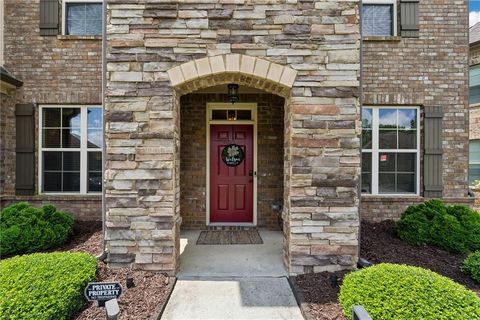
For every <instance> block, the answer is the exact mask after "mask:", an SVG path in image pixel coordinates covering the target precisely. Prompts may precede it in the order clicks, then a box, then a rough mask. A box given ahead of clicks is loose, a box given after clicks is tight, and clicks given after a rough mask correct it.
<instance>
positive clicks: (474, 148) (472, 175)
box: [468, 140, 480, 185]
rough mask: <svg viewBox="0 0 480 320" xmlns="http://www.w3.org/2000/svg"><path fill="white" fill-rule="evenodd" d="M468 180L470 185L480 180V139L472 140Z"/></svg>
mask: <svg viewBox="0 0 480 320" xmlns="http://www.w3.org/2000/svg"><path fill="white" fill-rule="evenodd" d="M469 158H470V160H469V168H468V180H469V182H470V185H473V184H475V180H480V140H470V155H469Z"/></svg>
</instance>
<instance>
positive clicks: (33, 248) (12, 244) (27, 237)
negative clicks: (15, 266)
mask: <svg viewBox="0 0 480 320" xmlns="http://www.w3.org/2000/svg"><path fill="white" fill-rule="evenodd" d="M0 229H1V230H2V232H0V243H1V244H2V245H1V246H0V255H2V256H4V255H12V254H22V253H31V252H37V251H41V250H45V249H48V248H52V247H57V246H59V245H62V244H64V243H65V242H66V241H67V240H68V237H69V236H70V235H71V234H72V231H73V219H72V218H71V217H70V216H69V215H68V214H66V213H64V212H60V211H58V210H57V208H55V206H53V205H46V206H44V207H43V208H34V207H31V206H30V205H29V204H28V203H26V202H19V203H16V204H13V205H11V206H9V207H7V208H5V209H3V210H2V211H0Z"/></svg>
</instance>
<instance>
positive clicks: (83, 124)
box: [37, 105, 103, 196]
mask: <svg viewBox="0 0 480 320" xmlns="http://www.w3.org/2000/svg"><path fill="white" fill-rule="evenodd" d="M48 108H58V109H62V108H79V109H80V148H62V147H59V148H43V147H42V137H43V125H42V123H43V109H48ZM89 108H98V109H100V110H102V106H101V105H40V107H39V111H38V171H37V172H38V178H37V180H38V194H45V195H62V196H65V195H99V194H101V193H102V192H101V191H96V192H88V190H87V189H88V184H87V179H88V172H87V170H88V153H89V152H101V151H102V148H88V118H87V111H88V109H89ZM60 121H62V119H61V118H60ZM60 128H61V127H59V129H60ZM102 134H103V133H102ZM61 136H62V131H60V137H61ZM60 141H61V138H60ZM44 151H65V152H80V191H79V192H58V191H54V192H48V191H47V192H45V191H43V152H44Z"/></svg>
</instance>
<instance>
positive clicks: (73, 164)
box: [63, 152, 80, 171]
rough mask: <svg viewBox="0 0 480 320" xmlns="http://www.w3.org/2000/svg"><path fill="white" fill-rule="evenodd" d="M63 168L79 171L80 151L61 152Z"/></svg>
mask: <svg viewBox="0 0 480 320" xmlns="http://www.w3.org/2000/svg"><path fill="white" fill-rule="evenodd" d="M63 170H64V171H80V152H63Z"/></svg>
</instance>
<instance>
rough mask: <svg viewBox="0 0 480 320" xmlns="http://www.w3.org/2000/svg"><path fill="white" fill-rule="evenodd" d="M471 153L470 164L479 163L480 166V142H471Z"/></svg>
mask: <svg viewBox="0 0 480 320" xmlns="http://www.w3.org/2000/svg"><path fill="white" fill-rule="evenodd" d="M469 152H470V155H469V157H470V160H469V161H470V163H472V162H478V163H479V164H480V140H470V144H469Z"/></svg>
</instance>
